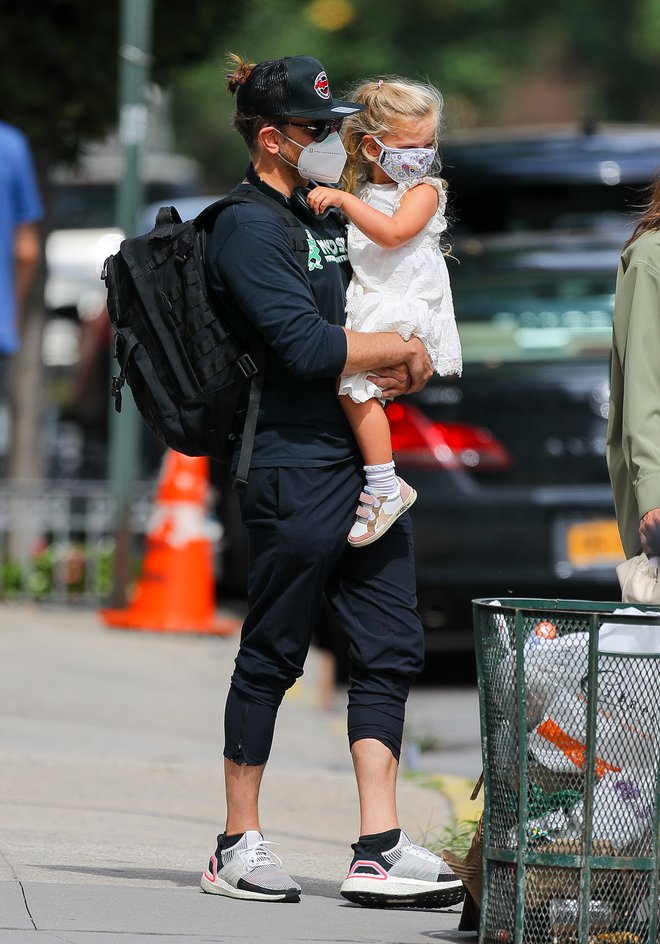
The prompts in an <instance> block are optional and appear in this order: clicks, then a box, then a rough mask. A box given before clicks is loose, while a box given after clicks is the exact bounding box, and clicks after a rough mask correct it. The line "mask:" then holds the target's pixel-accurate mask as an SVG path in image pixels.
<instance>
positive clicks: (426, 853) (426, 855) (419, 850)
mask: <svg viewBox="0 0 660 944" xmlns="http://www.w3.org/2000/svg"><path fill="white" fill-rule="evenodd" d="M401 851H402V852H412V853H413V854H414V855H416V856H419V857H420V858H422V859H427V860H428V861H429V862H442V859H441V858H440V856H437V855H436V854H435V853H434V852H431V851H430V850H429V849H425V848H424V846H416V845H415V843H414V842H411V843H409V844H408V845H405V846H403V847H402V850H401Z"/></svg>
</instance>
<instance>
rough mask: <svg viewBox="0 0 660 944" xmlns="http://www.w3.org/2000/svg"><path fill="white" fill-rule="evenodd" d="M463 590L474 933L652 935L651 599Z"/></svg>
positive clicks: (655, 786)
mask: <svg viewBox="0 0 660 944" xmlns="http://www.w3.org/2000/svg"><path fill="white" fill-rule="evenodd" d="M621 608H622V604H620V603H618V604H617V603H590V602H585V601H571V600H533V599H517V600H514V599H507V600H506V601H504V602H500V601H497V600H485V599H482V600H474V601H473V615H474V630H475V647H476V655H477V677H478V682H479V702H480V716H481V743H482V754H483V763H484V789H485V797H484V802H485V808H484V872H483V898H482V903H481V926H480V935H479V937H480V944H522V942H524V944H656V942H657V941H658V940H659V934H660V928H659V921H658V918H659V915H658V911H659V909H658V894H659V891H660V889H659V886H658V871H659V862H660V860H659V857H658V843H659V825H660V763H659V760H660V608H657V607H653V608H650V607H647V608H645V613H648V614H650V616H647V617H646V618H644V617H640V616H629V615H619V614H615V613H614V611H615V610H616V609H619V610H620V609H621Z"/></svg>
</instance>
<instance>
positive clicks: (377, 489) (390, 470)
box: [364, 460, 399, 496]
mask: <svg viewBox="0 0 660 944" xmlns="http://www.w3.org/2000/svg"><path fill="white" fill-rule="evenodd" d="M364 471H365V473H366V476H367V491H368V492H369V494H370V495H376V496H377V495H396V493H397V492H398V490H399V483H398V481H397V477H396V475H395V466H394V460H392V462H386V463H384V464H383V465H365V466H364Z"/></svg>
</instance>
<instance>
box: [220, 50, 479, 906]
mask: <svg viewBox="0 0 660 944" xmlns="http://www.w3.org/2000/svg"><path fill="white" fill-rule="evenodd" d="M235 61H236V62H237V63H238V66H237V70H236V71H235V72H234V74H233V75H232V76H230V77H229V88H230V90H231V91H237V112H236V117H235V121H234V124H235V127H236V128H237V129H238V130H239V132H240V133H241V135H242V136H243V139H244V140H245V142H246V145H247V147H248V150H249V153H250V158H251V164H250V166H249V168H248V171H247V188H246V186H245V184H244V185H243V186H242V187H241V190H243V192H246V190H247V192H248V193H249V192H250V191H252V190H254V191H256V192H258V193H260V194H262V195H266V196H267V197H268V198H270V199H271V200H273V201H276V202H277V203H278V204H279V205H280V206H281V207H284V208H288V209H290V210H292V211H293V212H294V213H297V214H299V219H300V221H301V226H302V227H303V228H304V233H305V237H306V240H307V243H308V253H307V266H306V269H307V271H305V270H304V269H303V266H302V264H301V262H300V261H299V258H298V257H297V255H296V252H295V251H294V249H293V248H292V247H291V245H290V239H289V236H288V235H287V232H286V227H285V226H284V224H283V222H282V221H281V220H280V218H279V217H278V216H277V215H276V214H275V213H274V212H273V211H271V209H270V208H269V207H268V206H264V205H262V204H261V203H243V204H239V205H235V206H231V207H229V208H228V209H225V210H224V211H223V212H222V213H221V214H220V216H219V217H218V220H217V222H216V224H215V227H214V230H213V232H212V234H211V236H210V238H209V242H208V244H207V268H208V279H209V285H210V287H211V291H212V294H213V295H214V296H215V298H216V300H217V302H218V304H219V305H220V306H221V308H222V310H223V312H226V313H227V314H228V316H229V318H230V322H231V323H232V324H233V325H234V328H235V331H236V333H237V334H238V335H239V336H242V337H243V339H244V340H247V339H249V336H250V332H257V333H258V334H259V335H260V336H261V338H262V339H263V340H264V341H265V344H266V347H267V361H266V367H265V380H264V389H263V393H262V400H261V407H260V413H259V422H258V427H257V433H256V437H255V444H254V452H253V457H252V463H251V466H250V474H249V481H248V485H247V487H246V489H245V491H244V493H243V495H242V497H241V511H242V516H243V521H244V523H245V524H246V526H247V528H248V532H249V556H250V565H249V566H250V573H249V579H248V615H247V617H246V619H245V623H244V626H243V632H242V636H241V644H240V649H239V653H238V656H237V658H236V668H235V671H234V674H233V676H232V682H231V687H230V691H229V695H228V698H227V704H226V709H225V749H224V757H225V789H226V800H227V822H226V829H225V832H224V833H222V834H221V835H220V836H218V846H217V849H216V852H215V853H214V855H212V856H211V859H210V862H209V868H208V870H207V871H206V872H205V873H204V875H203V876H202V880H201V885H202V888H203V889H204V891H206V892H210V893H213V894H220V895H228V896H230V897H234V898H249V899H262V900H264V899H265V900H274V901H277V900H286V901H297V900H298V898H299V895H300V891H301V889H300V887H299V886H298V885H297V884H296V882H294V881H293V879H292V878H291V877H290V876H289V875H288V874H287V873H286V872H285V871H284V870H283V868H282V864H281V862H280V861H279V859H277V857H275V856H274V855H272V853H271V852H270V851H269V850H268V848H267V845H266V843H265V840H264V839H263V836H262V833H261V825H260V822H259V811H258V798H259V788H260V784H261V778H262V775H263V771H264V767H265V764H266V761H267V759H268V755H269V751H270V747H271V742H272V737H273V730H274V725H275V717H276V714H277V710H278V707H279V705H280V702H281V700H282V698H283V696H284V693H285V691H286V690H287V689H288V688H290V687H291V685H293V683H294V682H295V680H296V679H297V678H299V677H300V675H302V671H303V663H304V660H305V657H306V655H307V651H308V648H309V643H310V637H311V632H312V628H313V625H314V621H315V619H316V616H317V614H318V612H319V609H320V607H321V603H322V599H323V594H324V593H326V594H327V597H328V599H329V601H330V603H331V605H332V607H333V609H334V610H335V612H336V614H337V616H338V618H339V621H340V623H341V625H342V627H343V629H344V630H345V632H346V634H347V636H348V639H349V656H350V673H349V693H348V697H349V705H348V735H349V743H350V746H351V754H352V759H353V764H354V768H355V774H356V778H357V785H358V795H359V803H360V817H361V830H360V833H361V834H360V838H359V840H358V842H357V843H356V844H355V845H354V846H353V850H354V853H355V855H354V858H353V862H352V864H351V867H350V869H349V874H348V877H347V879H346V881H345V882H344V884H343V885H342V888H341V891H342V894H343V895H344V896H345V897H347V898H349V899H351V900H353V901H358V902H360V903H362V904H385V905H388V904H391V905H396V904H399V903H401V902H402V901H403V900H404V899H405V903H406V904H407V905H411V904H428V905H449V904H454V903H456V902H458V901H460V900H461V898H462V895H463V893H462V886H461V882H460V881H459V879H458V878H457V877H456V876H455V875H454V874H453V873H452V872H451V870H450V869H449V867H448V866H446V865H445V863H444V862H443V861H442V860H441V859H439V858H438V857H437V856H434V855H433V854H432V853H430V852H428V851H427V850H425V849H421V848H420V847H418V846H414V845H413V844H412V843H411V842H410V839H409V838H408V837H407V835H406V834H405V833H404V832H403V831H402V830H401V828H400V826H399V823H398V819H397V812H396V776H397V767H398V760H399V753H400V748H401V737H402V730H403V720H404V709H405V702H406V698H407V696H408V691H409V688H410V684H411V682H412V680H413V678H414V677H415V676H416V675H417V673H418V672H419V671H420V670H421V668H422V664H423V633H422V627H421V624H420V620H419V616H418V614H417V612H416V609H415V606H416V597H415V580H414V567H413V555H412V536H411V525H410V521H409V516H408V515H404V516H403V517H401V518H400V519H399V520H397V521H396V523H395V524H394V525H393V526H392V527H391V528H390V529H389V531H388V532H387V533H386V534H385V535H384V536H383V537H382V538H381V539H380V540H379V541H377V542H375V543H374V544H372V545H370V546H369V547H366V548H360V549H353V548H351V547H350V545H349V544H348V543H347V540H346V539H347V535H348V532H349V529H350V527H351V524H352V521H353V517H354V513H355V500H356V498H357V496H358V495H359V494H360V491H361V489H362V470H361V461H360V456H359V452H358V449H357V447H356V443H355V441H354V439H353V437H352V434H351V432H350V429H349V427H348V424H347V422H346V419H345V417H344V414H343V411H342V409H341V407H340V405H339V403H338V398H337V396H336V378H337V377H338V376H339V374H341V373H342V372H344V371H347V372H353V371H359V370H367V371H374V373H375V374H378V375H379V378H378V383H379V386H380V387H381V389H382V390H383V394H384V396H385V397H392V396H394V395H396V394H398V393H401V392H406V391H409V392H411V391H414V390H418V389H420V388H421V387H422V386H423V385H424V384H425V383H426V382H427V381H428V379H429V377H430V376H431V374H432V368H431V365H430V363H429V360H428V356H427V354H426V350H425V348H424V346H423V344H422V343H421V342H420V341H419V340H418V339H416V338H412V339H411V340H410V341H408V342H405V341H403V339H402V338H401V337H400V336H399V335H398V334H394V333H381V334H369V335H366V334H365V335H361V334H358V333H354V332H350V331H347V330H345V329H344V328H343V324H344V320H345V319H344V304H345V290H346V286H347V284H348V280H349V269H348V260H347V253H346V241H345V233H344V230H343V228H342V226H341V224H340V222H339V220H338V219H337V218H336V217H335V216H334V215H330V216H328V217H327V218H325V219H321V218H319V217H316V216H314V215H313V214H311V213H310V212H309V211H306V204H305V200H304V195H303V199H302V201H300V202H297V200H296V194H295V191H296V188H299V187H305V186H306V185H308V184H309V178H312V179H315V180H323V181H324V182H336V181H338V180H339V177H340V175H341V171H342V168H343V165H344V162H345V151H344V149H343V146H342V144H341V140H340V138H339V135H338V134H337V133H336V129H337V127H338V124H339V121H340V120H341V118H342V117H343V116H345V115H347V114H350V113H351V112H355V111H358V110H359V109H360V106H359V105H355V104H354V103H352V102H341V101H337V100H336V99H334V98H333V96H332V93H331V91H330V86H329V84H328V79H327V76H326V73H325V70H324V69H323V66H322V65H321V63H320V62H318V61H317V60H316V59H311V58H309V57H306V56H295V57H291V58H286V59H280V60H276V61H272V62H261V63H258V64H257V65H253V64H248V63H243V62H242V61H241V60H239V59H237V58H236V59H235ZM294 224H295V229H296V230H298V229H299V227H298V225H297V224H296V223H295V220H294ZM293 815H295V813H294V814H293Z"/></svg>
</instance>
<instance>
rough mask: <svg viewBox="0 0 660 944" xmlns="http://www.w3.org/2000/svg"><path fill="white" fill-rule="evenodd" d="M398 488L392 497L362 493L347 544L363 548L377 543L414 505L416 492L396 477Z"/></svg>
mask: <svg viewBox="0 0 660 944" xmlns="http://www.w3.org/2000/svg"><path fill="white" fill-rule="evenodd" d="M397 482H398V484H399V488H398V490H397V492H396V493H395V494H394V495H370V494H369V493H368V492H362V494H361V495H360V504H359V505H358V507H357V511H356V513H355V523H354V524H353V527H352V528H351V530H350V531H349V533H348V543H349V544H351V545H352V546H353V547H364V546H365V545H367V544H372V543H373V542H374V541H377V540H378V538H379V537H381V536H382V535H383V534H385V532H386V531H387V530H388V528H390V527H391V526H392V525H393V524H394V522H395V521H396V519H397V518H399V517H400V516H401V515H402V514H403V513H404V512H405V511H408V509H409V508H410V507H411V505H413V504H414V502H415V499H416V498H417V492H416V491H415V489H414V488H412V487H411V486H410V485H408V483H407V482H404V480H403V479H402V478H399V477H398V476H397Z"/></svg>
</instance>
